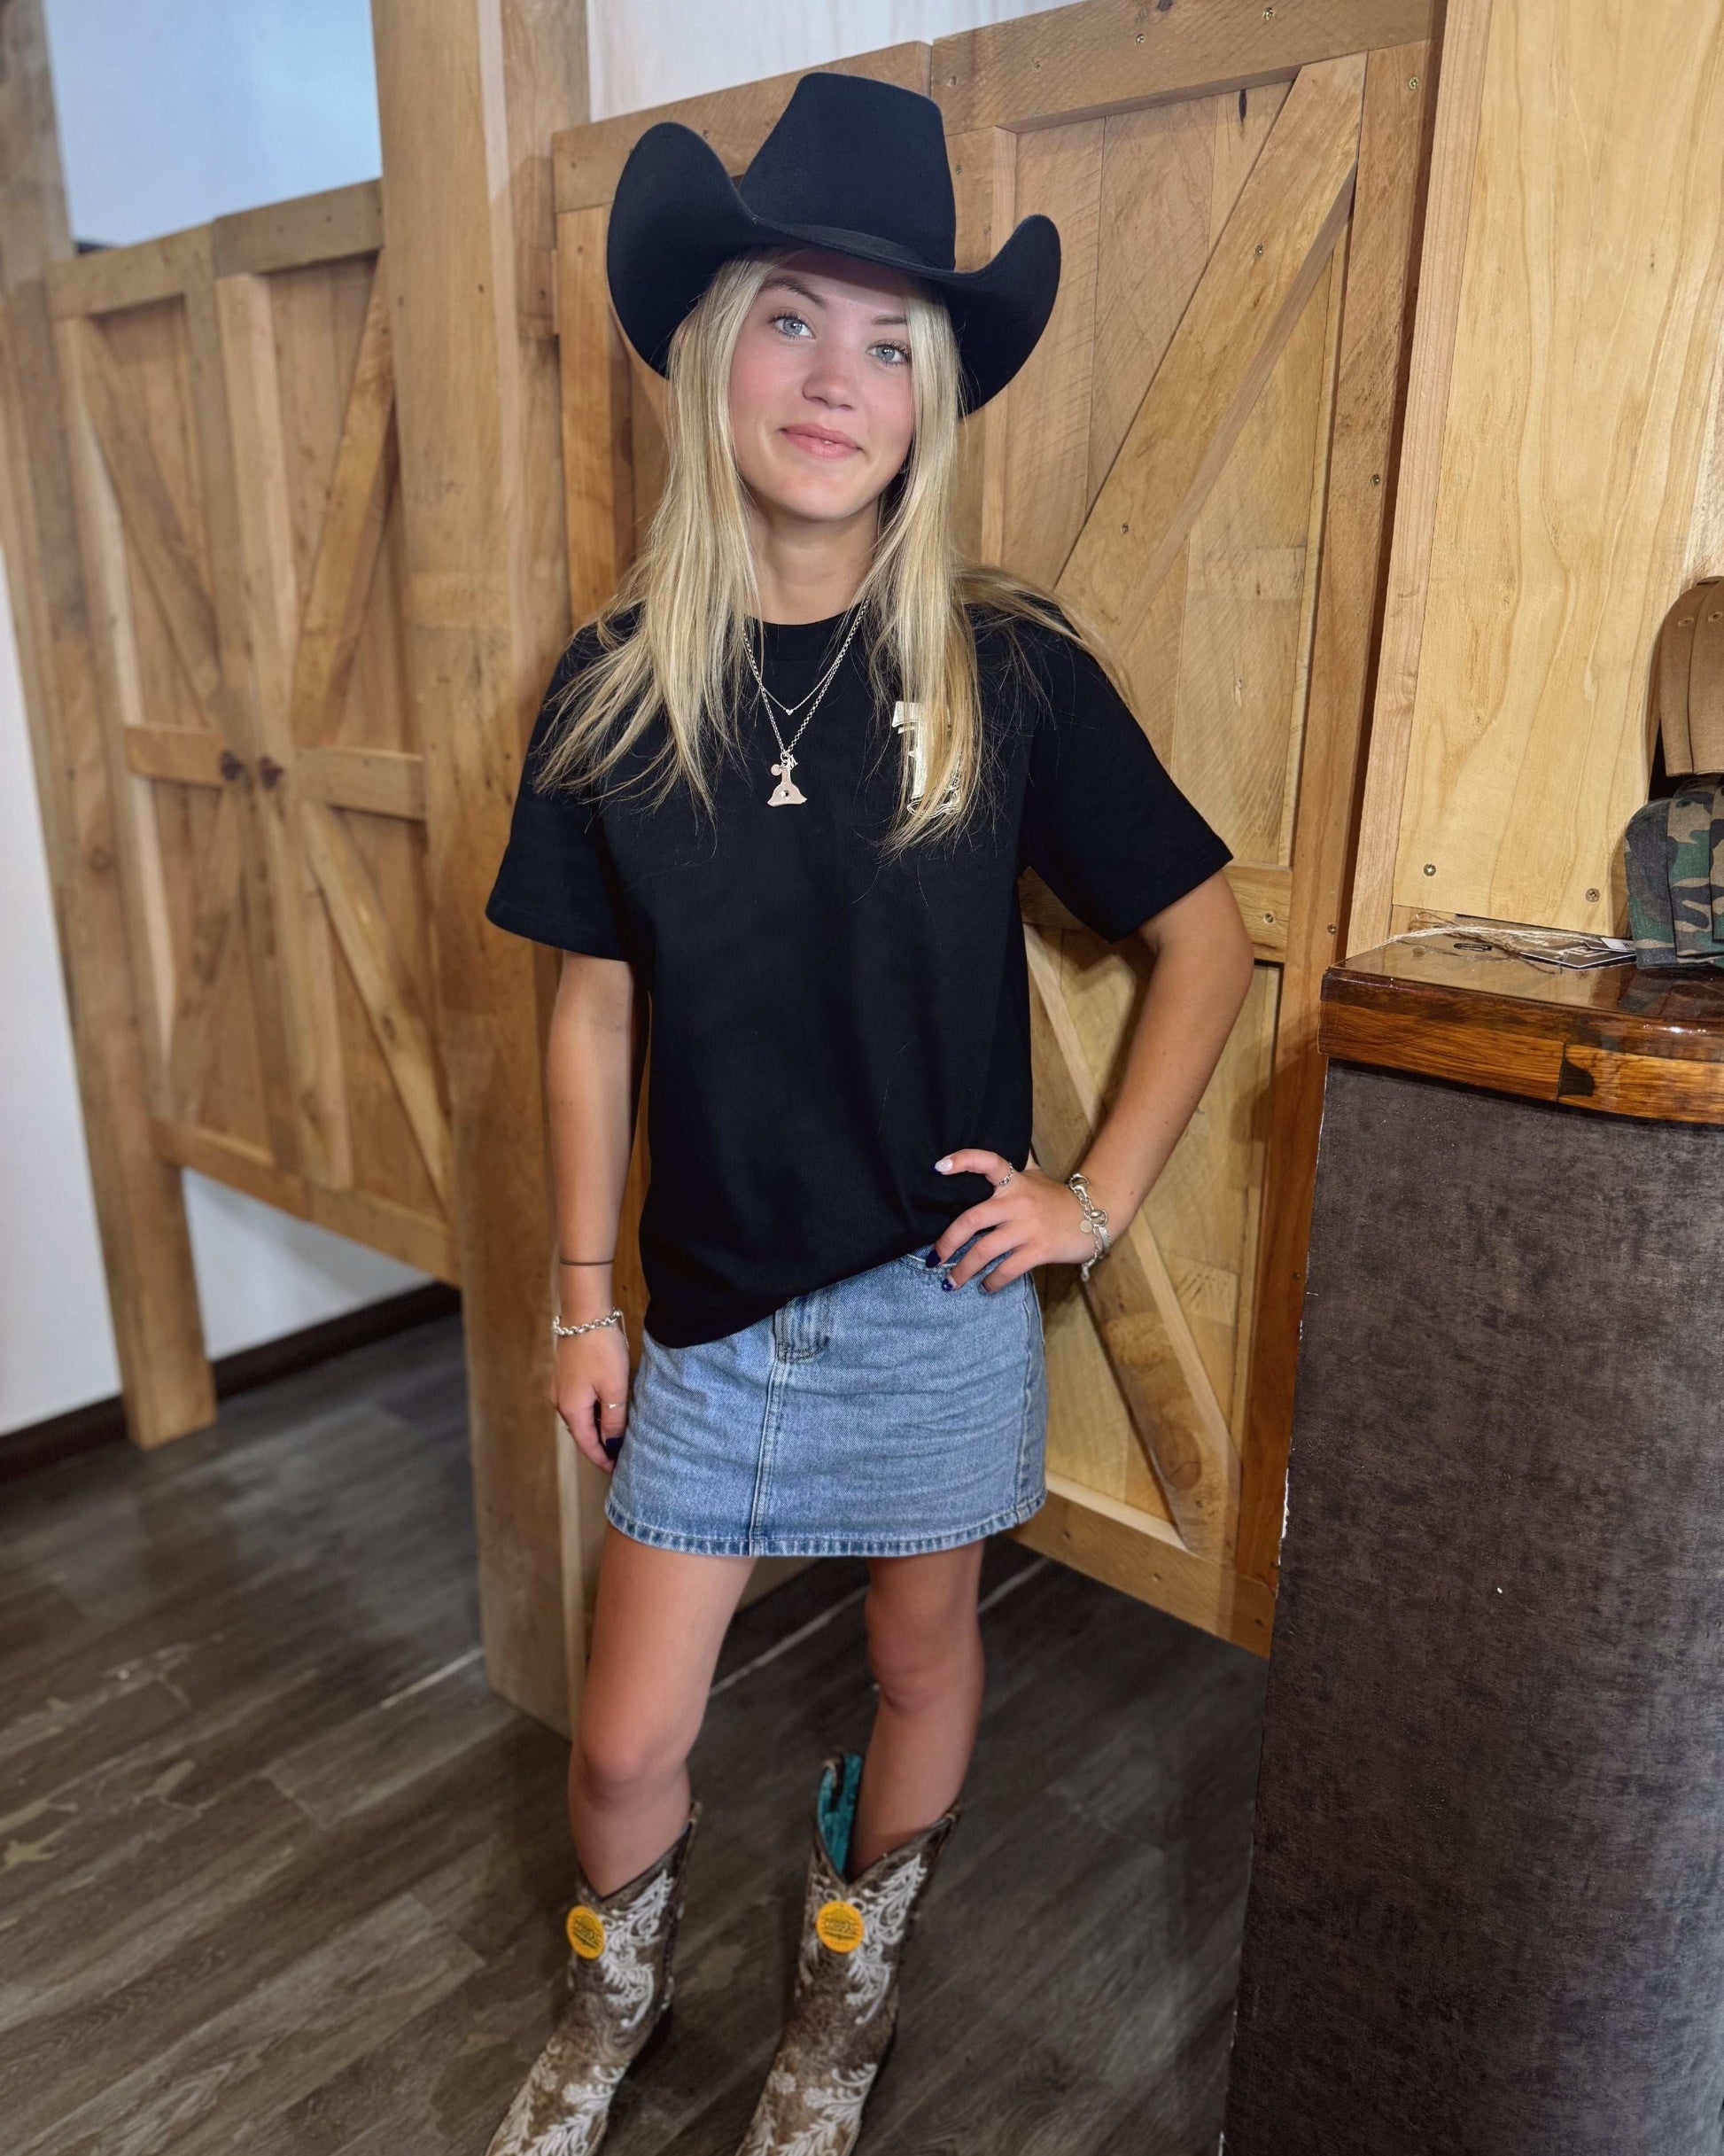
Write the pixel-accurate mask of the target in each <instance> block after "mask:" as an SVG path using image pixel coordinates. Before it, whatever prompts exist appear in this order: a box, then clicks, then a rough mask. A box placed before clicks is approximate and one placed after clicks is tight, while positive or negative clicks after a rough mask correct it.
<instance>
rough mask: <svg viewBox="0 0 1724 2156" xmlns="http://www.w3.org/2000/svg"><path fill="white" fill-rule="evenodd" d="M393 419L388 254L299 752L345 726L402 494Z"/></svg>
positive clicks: (362, 371) (325, 536)
mask: <svg viewBox="0 0 1724 2156" xmlns="http://www.w3.org/2000/svg"><path fill="white" fill-rule="evenodd" d="M394 419H395V375H394V367H393V362H392V359H391V356H390V344H389V282H388V277H387V275H386V257H385V256H384V255H382V254H379V256H378V257H377V272H376V274H375V276H373V278H372V282H371V298H370V303H369V306H368V307H367V309H366V315H365V327H364V330H363V331H362V332H361V337H360V346H359V357H358V359H357V361H356V362H355V363H354V368H353V385H352V387H351V389H350V390H349V392H348V396H347V409H346V417H345V418H344V420H343V423H342V429H341V441H340V446H339V448H338V449H337V451H336V461H335V471H334V474H333V476H332V478H331V479H330V494H329V502H328V506H327V507H326V509H325V510H324V512H323V524H322V531H321V533H319V536H318V542H317V553H316V557H315V560H314V562H313V564H312V570H311V575H310V578H309V580H308V582H307V590H306V597H305V607H304V611H303V613H302V615H301V618H300V621H299V641H298V643H297V645H296V647H295V650H294V661H293V687H292V692H291V699H290V704H289V730H290V735H291V739H292V741H293V742H294V743H296V744H297V743H319V744H322V743H326V742H328V741H329V740H330V736H332V735H333V734H334V732H335V731H336V728H337V727H338V723H339V720H340V714H341V702H342V698H343V697H344V696H345V695H346V689H347V680H348V676H349V675H350V673H352V671H353V657H354V654H355V652H356V651H357V650H358V648H359V639H360V633H361V628H362V627H363V626H364V620H365V606H366V600H367V598H368V596H369V593H370V589H371V578H372V574H373V572H374V571H375V570H376V567H377V549H378V547H379V546H380V545H381V544H382V541H383V528H384V515H385V513H386V511H387V510H388V507H389V497H390V495H391V494H392V491H393V489H394V485H395V470H396V448H395V424H394Z"/></svg>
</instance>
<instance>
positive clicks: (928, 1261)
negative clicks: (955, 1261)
mask: <svg viewBox="0 0 1724 2156" xmlns="http://www.w3.org/2000/svg"><path fill="white" fill-rule="evenodd" d="M939 1262H940V1253H939V1251H938V1250H937V1249H933V1250H930V1251H929V1252H928V1255H927V1257H924V1258H923V1260H922V1263H923V1265H938V1264H939Z"/></svg>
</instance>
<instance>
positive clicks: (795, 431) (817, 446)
mask: <svg viewBox="0 0 1724 2156" xmlns="http://www.w3.org/2000/svg"><path fill="white" fill-rule="evenodd" d="M784 432H785V435H786V436H787V438H788V440H791V441H793V442H795V443H796V447H797V448H799V449H805V450H807V452H808V453H809V455H811V456H826V457H835V456H850V455H853V454H854V453H855V450H856V444H855V443H854V442H853V441H845V440H842V439H836V438H835V437H834V436H832V435H830V434H818V433H815V432H812V431H811V430H810V429H809V428H807V427H786V428H785V429H784Z"/></svg>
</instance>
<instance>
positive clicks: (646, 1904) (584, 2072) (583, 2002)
mask: <svg viewBox="0 0 1724 2156" xmlns="http://www.w3.org/2000/svg"><path fill="white" fill-rule="evenodd" d="M700 1816H701V1806H700V1800H699V1799H698V1798H695V1799H694V1800H693V1801H692V1802H690V1805H689V1808H688V1819H687V1825H685V1826H684V1827H683V1830H682V1832H681V1833H680V1834H679V1835H678V1836H677V1838H676V1840H675V1841H673V1842H672V1844H671V1846H670V1848H669V1849H666V1850H665V1851H664V1853H663V1855H662V1856H656V1857H655V1858H654V1859H653V1861H652V1863H651V1864H648V1866H647V1867H646V1869H645V1870H644V1871H642V1872H636V1874H635V1875H634V1877H633V1879H632V1880H627V1881H626V1882H625V1884H624V1885H622V1886H620V1887H616V1888H614V1889H613V1890H612V1891H611V1892H610V1894H595V1893H594V1890H593V1886H592V1882H591V1881H590V1880H588V1879H587V1877H586V1873H585V1872H583V1871H582V1870H581V1868H580V1863H579V1858H577V1860H576V1864H575V1883H576V1890H577V1893H578V1894H579V1900H578V1901H577V1902H576V1903H575V1905H574V1907H573V1908H572V1909H571V1911H569V1914H568V1918H567V1919H566V1923H565V1929H566V1931H567V1933H568V1937H569V1947H570V1954H569V1967H568V1972H567V1985H568V1989H567V1991H566V1993H565V1995H564V1999H563V2006H562V2009H561V2011H560V2012H559V2013H558V2015H557V2020H556V2026H555V2028H554V2029H553V2030H552V2032H551V2038H550V2042H549V2043H547V2044H546V2046H545V2048H544V2050H543V2051H541V2052H540V2054H539V2057H538V2058H537V2059H535V2060H534V2062H533V2067H532V2073H531V2074H528V2076H527V2078H526V2080H525V2081H524V2082H523V2083H522V2084H521V2087H520V2090H519V2091H518V2092H517V2093H516V2098H515V2101H514V2103H513V2104H511V2105H510V2106H509V2114H508V2116H507V2117H506V2118H505V2119H504V2121H503V2122H502V2124H501V2126H500V2127H499V2128H498V2129H497V2131H496V2133H495V2135H494V2136H493V2138H492V2142H491V2145H490V2148H489V2149H488V2150H487V2151H486V2156H589V2152H591V2151H592V2150H594V2149H595V2148H597V2147H598V2145H599V2143H600V2142H601V2141H602V2139H603V2137H604V2131H605V2129H606V2127H607V2126H608V2125H609V2124H610V2102H611V2098H613V2097H614V2096H615V2094H616V2093H617V2082H620V2081H621V2080H622V2078H623V2076H624V2074H626V2073H627V2071H628V2069H629V2067H630V2066H632V2065H633V2063H634V2061H635V2060H636V2059H639V2058H640V2057H641V2053H642V2051H643V2050H644V2048H645V2046H646V2044H647V2042H648V2038H649V2037H651V2036H654V2035H656V2034H657V2032H658V2031H659V2030H660V2029H661V2028H663V2026H664V2020H665V2018H666V2016H667V2015H668V2014H669V2012H670V2006H671V1995H672V1990H673V1989H674V1988H675V1981H676V1979H675V1976H674V1973H673V1972H672V1967H671V1956H672V1950H673V1949H674V1947H675V1944H676V1934H677V1926H678V1924H679V1923H680V1920H681V1917H682V1904H683V1871H684V1866H685V1865H686V1864H687V1859H688V1851H689V1849H690V1847H691V1845H692V1844H693V1841H694V1839H695V1826H696V1825H697V1824H698V1822H699V1819H700Z"/></svg>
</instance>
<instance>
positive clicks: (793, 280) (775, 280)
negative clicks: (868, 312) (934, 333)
mask: <svg viewBox="0 0 1724 2156" xmlns="http://www.w3.org/2000/svg"><path fill="white" fill-rule="evenodd" d="M780 287H782V288H783V290H784V291H786V292H800V293H801V295H802V297H803V298H804V300H811V301H812V303H813V304H814V306H816V307H824V306H825V305H826V301H825V300H822V299H821V297H820V295H819V292H813V291H811V290H810V288H809V287H808V286H807V285H806V284H804V283H803V282H802V280H801V279H800V278H799V277H792V276H780V277H768V278H767V280H766V282H765V284H763V285H762V286H761V287H760V289H761V291H762V292H773V291H775V290H777V289H778V288H780ZM903 322H904V316H903V315H875V316H874V326H875V327H876V328H879V327H881V325H882V324H890V323H903Z"/></svg>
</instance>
